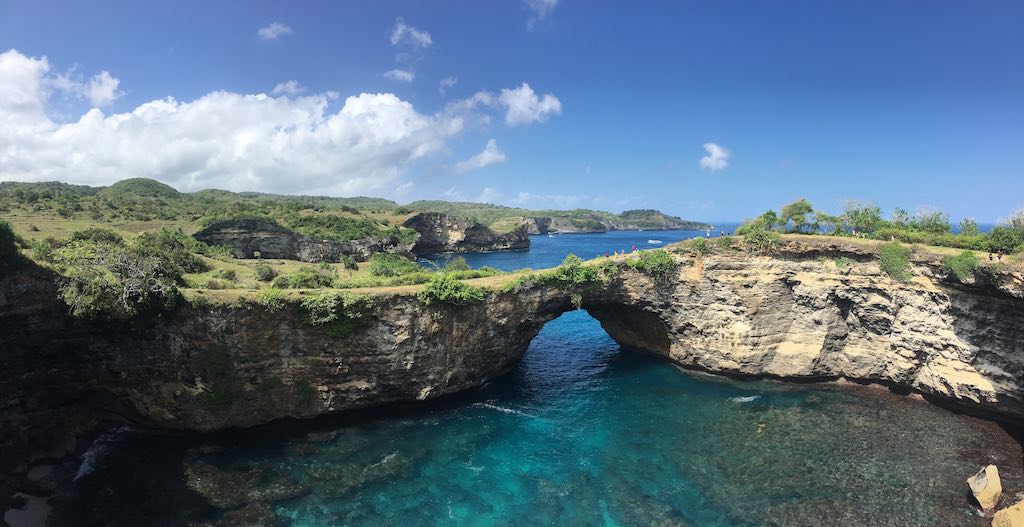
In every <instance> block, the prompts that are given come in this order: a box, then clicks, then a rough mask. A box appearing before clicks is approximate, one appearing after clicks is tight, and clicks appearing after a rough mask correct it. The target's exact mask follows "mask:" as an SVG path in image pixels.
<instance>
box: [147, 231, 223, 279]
mask: <svg viewBox="0 0 1024 527" xmlns="http://www.w3.org/2000/svg"><path fill="white" fill-rule="evenodd" d="M133 243H134V244H135V246H136V247H137V248H138V250H139V251H140V252H142V253H145V254H148V255H150V256H155V257H159V258H161V259H162V260H163V261H164V262H165V264H166V265H169V266H171V267H172V268H173V271H174V272H175V273H177V274H182V273H203V272H206V271H209V270H210V266H209V265H207V264H206V262H204V261H203V260H202V259H201V258H199V257H198V256H196V255H195V254H193V252H192V250H193V249H194V247H195V244H196V243H198V242H196V241H195V239H193V238H192V237H191V236H187V235H185V234H184V233H182V232H181V231H178V230H171V229H166V228H165V229H160V230H159V231H156V232H144V233H142V234H140V235H139V236H138V237H137V238H135V240H134V241H133Z"/></svg>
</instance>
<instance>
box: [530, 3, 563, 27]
mask: <svg viewBox="0 0 1024 527" xmlns="http://www.w3.org/2000/svg"><path fill="white" fill-rule="evenodd" d="M523 3H525V4H526V8H527V9H528V10H529V11H530V18H529V19H527V20H526V27H527V29H529V30H530V31H533V29H534V28H535V27H536V26H537V24H538V23H539V22H541V21H542V20H544V19H545V18H547V17H548V15H550V14H551V12H552V11H554V9H555V6H557V5H558V0H523Z"/></svg>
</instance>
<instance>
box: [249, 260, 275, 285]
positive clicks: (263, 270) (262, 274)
mask: <svg viewBox="0 0 1024 527" xmlns="http://www.w3.org/2000/svg"><path fill="white" fill-rule="evenodd" d="M252 269H253V271H255V273H256V279H257V280H259V281H260V282H269V281H271V280H273V279H274V278H275V277H276V276H277V271H276V270H275V269H274V268H273V267H271V266H269V265H267V264H265V263H258V264H256V265H254V266H253V268H252Z"/></svg>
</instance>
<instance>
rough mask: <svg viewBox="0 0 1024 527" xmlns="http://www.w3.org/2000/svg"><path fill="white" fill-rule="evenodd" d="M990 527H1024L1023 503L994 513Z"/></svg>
mask: <svg viewBox="0 0 1024 527" xmlns="http://www.w3.org/2000/svg"><path fill="white" fill-rule="evenodd" d="M992 527H1024V501H1021V502H1019V503H1017V504H1016V505H1013V506H1011V507H1007V508H1005V509H1002V510H1000V511H998V512H996V514H995V516H993V517H992Z"/></svg>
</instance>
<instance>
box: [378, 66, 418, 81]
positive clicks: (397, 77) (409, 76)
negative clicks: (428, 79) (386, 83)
mask: <svg viewBox="0 0 1024 527" xmlns="http://www.w3.org/2000/svg"><path fill="white" fill-rule="evenodd" d="M384 76H385V77H387V78H389V79H391V80H393V81H398V82H412V80H413V79H415V78H416V74H415V73H413V72H412V71H410V70H400V69H393V70H390V71H387V72H385V73H384Z"/></svg>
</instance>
